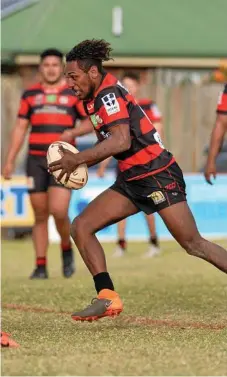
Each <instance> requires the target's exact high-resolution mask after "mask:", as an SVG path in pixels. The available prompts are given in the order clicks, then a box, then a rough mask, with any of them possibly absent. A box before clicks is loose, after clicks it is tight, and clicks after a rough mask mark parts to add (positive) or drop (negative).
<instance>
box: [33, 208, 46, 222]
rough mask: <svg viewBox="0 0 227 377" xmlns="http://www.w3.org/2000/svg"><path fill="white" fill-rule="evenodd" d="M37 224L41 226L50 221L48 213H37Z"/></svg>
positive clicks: (35, 214)
mask: <svg viewBox="0 0 227 377" xmlns="http://www.w3.org/2000/svg"><path fill="white" fill-rule="evenodd" d="M34 216H35V223H36V224H40V223H43V222H46V221H47V220H48V213H47V212H44V211H35V213H34Z"/></svg>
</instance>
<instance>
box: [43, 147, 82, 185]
mask: <svg viewBox="0 0 227 377" xmlns="http://www.w3.org/2000/svg"><path fill="white" fill-rule="evenodd" d="M60 145H62V146H63V148H65V149H68V150H69V151H71V152H73V153H75V154H76V153H79V151H78V150H77V149H76V148H75V147H74V146H73V145H71V144H69V143H66V142H65V141H56V142H54V143H52V144H50V146H49V148H48V151H47V165H48V166H49V164H51V163H52V162H54V161H57V160H60V159H61V158H62V152H61V150H60V149H59V147H60ZM60 172H61V170H56V171H55V172H53V173H51V174H52V175H53V176H54V177H55V180H56V181H57V177H58V176H59V174H60ZM65 176H66V175H64V176H63V178H62V179H61V181H57V182H59V183H61V184H62V185H63V186H65V187H67V188H70V189H74V190H79V189H81V188H82V187H84V186H85V185H86V183H87V181H88V169H87V165H86V164H81V165H79V166H78V167H77V168H76V170H75V171H74V172H73V173H71V174H70V177H69V180H68V182H67V183H65Z"/></svg>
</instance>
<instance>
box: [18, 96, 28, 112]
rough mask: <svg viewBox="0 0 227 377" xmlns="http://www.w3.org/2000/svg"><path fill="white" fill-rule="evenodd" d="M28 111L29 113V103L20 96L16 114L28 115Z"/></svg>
mask: <svg viewBox="0 0 227 377" xmlns="http://www.w3.org/2000/svg"><path fill="white" fill-rule="evenodd" d="M28 113H29V104H28V102H27V101H26V100H25V99H23V98H21V101H20V107H19V111H18V115H19V116H20V115H22V116H28Z"/></svg>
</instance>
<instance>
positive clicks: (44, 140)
mask: <svg viewBox="0 0 227 377" xmlns="http://www.w3.org/2000/svg"><path fill="white" fill-rule="evenodd" d="M60 136H61V134H59V133H58V134H56V133H54V134H49V133H48V134H38V133H34V132H32V133H31V134H30V136H29V143H30V144H42V145H43V144H51V143H54V142H55V141H57V140H59V139H60Z"/></svg>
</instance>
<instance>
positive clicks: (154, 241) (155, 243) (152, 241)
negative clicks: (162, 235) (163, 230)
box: [150, 236, 159, 247]
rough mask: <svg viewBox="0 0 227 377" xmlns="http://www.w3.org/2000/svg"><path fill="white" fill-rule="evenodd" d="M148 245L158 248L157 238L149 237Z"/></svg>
mask: <svg viewBox="0 0 227 377" xmlns="http://www.w3.org/2000/svg"><path fill="white" fill-rule="evenodd" d="M150 243H151V244H152V245H154V246H156V247H158V246H159V242H158V238H157V236H155V237H151V238H150Z"/></svg>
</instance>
